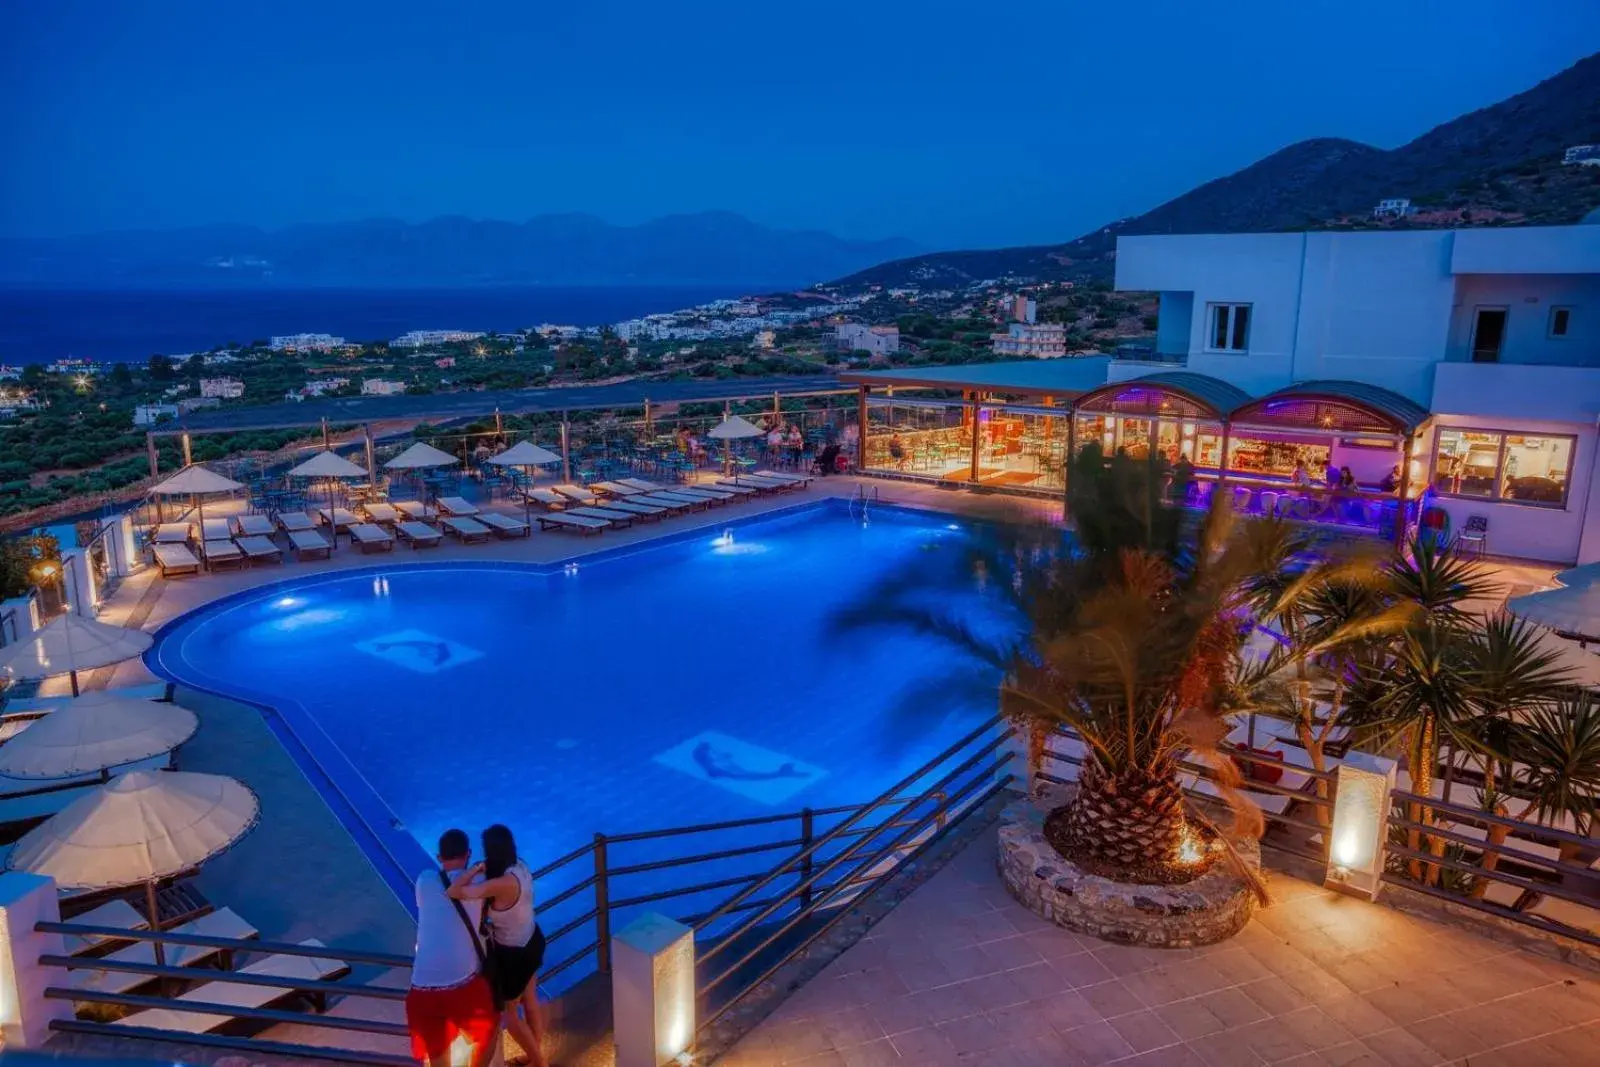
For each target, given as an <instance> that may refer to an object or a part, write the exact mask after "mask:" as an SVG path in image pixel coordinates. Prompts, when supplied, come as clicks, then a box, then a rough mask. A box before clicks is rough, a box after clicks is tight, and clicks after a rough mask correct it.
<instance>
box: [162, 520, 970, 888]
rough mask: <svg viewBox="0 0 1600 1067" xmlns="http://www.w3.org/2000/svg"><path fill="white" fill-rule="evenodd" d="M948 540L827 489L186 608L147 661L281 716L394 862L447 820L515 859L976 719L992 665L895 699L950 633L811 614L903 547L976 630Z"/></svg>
mask: <svg viewBox="0 0 1600 1067" xmlns="http://www.w3.org/2000/svg"><path fill="white" fill-rule="evenodd" d="M972 536H973V533H972V531H971V529H969V528H968V527H967V526H965V525H963V524H962V523H960V522H957V521H953V520H951V519H949V518H948V517H945V516H938V515H931V514H927V513H915V512H909V511H902V510H898V509H890V508H880V509H875V510H874V512H873V514H872V516H871V520H870V521H868V522H864V521H863V520H862V518H861V516H860V515H859V513H856V514H852V513H851V511H850V510H849V509H848V508H847V507H846V506H844V505H843V504H841V503H839V502H833V501H829V502H821V503H818V504H815V505H810V506H804V507H800V508H797V509H792V510H791V511H789V512H787V513H785V514H783V515H780V516H778V517H773V518H766V519H762V518H756V519H752V520H747V521H744V522H740V523H734V524H729V525H728V526H726V527H722V526H719V527H717V528H715V529H713V530H709V531H700V532H696V533H689V534H685V535H683V536H680V537H677V538H672V539H663V541H662V542H660V543H655V544H647V545H643V546H635V547H632V548H629V549H619V550H615V551H612V552H608V553H604V554H601V555H600V556H598V557H584V558H583V559H581V560H579V561H578V562H576V563H570V564H567V565H565V566H554V567H535V566H514V565H508V564H481V565H480V564H473V563H468V562H462V563H439V564H429V563H420V564H410V565H400V566H386V567H381V568H371V569H363V570H361V571H356V572H348V571H347V572H342V573H336V574H329V575H323V576H318V577H315V578H309V579H304V580H298V581H289V582H280V583H276V584H275V585H272V586H269V587H265V588H260V589H256V590H252V591H248V592H245V593H241V594H237V595H235V596H233V597H230V598H227V599H225V600H222V601H218V602H216V603H213V604H211V605H209V606H207V607H204V608H201V609H199V610H198V611H196V612H194V613H192V614H190V615H188V616H185V617H183V618H181V619H179V620H177V621H175V622H174V623H172V624H170V625H169V626H168V627H166V628H165V629H164V630H163V631H162V632H161V634H159V635H158V640H157V643H156V646H155V647H154V648H153V649H152V651H151V652H150V654H149V659H150V662H151V664H152V666H153V667H154V668H155V669H156V670H157V671H158V672H159V673H161V674H163V675H165V676H167V677H169V678H171V679H172V680H174V681H177V682H179V683H180V684H185V685H189V686H192V687H196V688H200V689H204V690H208V691H211V692H215V693H218V694H220V695H223V696H228V697H234V698H237V699H242V700H246V701H250V702H253V703H256V704H260V705H262V706H263V707H265V708H268V709H272V711H273V712H274V713H275V716H281V721H278V723H277V725H278V726H279V727H280V728H282V727H287V728H288V730H289V731H290V732H291V733H292V735H293V738H294V739H295V740H296V741H298V742H299V744H300V746H301V747H302V748H303V750H304V754H307V755H309V756H310V757H311V759H312V761H313V762H314V764H315V767H314V770H315V771H317V772H318V773H314V774H313V775H312V777H313V779H314V780H318V779H322V780H320V781H319V783H318V784H319V785H332V786H333V787H335V789H336V790H337V792H338V794H339V796H340V798H341V799H343V800H344V801H347V802H348V805H349V806H350V807H351V808H352V809H353V811H354V812H355V813H356V814H358V815H359V816H360V818H361V819H362V820H363V821H364V822H365V823H367V824H368V825H369V827H370V828H372V829H373V830H374V832H375V833H377V834H378V835H379V836H380V837H386V838H387V842H386V851H387V853H388V856H387V862H389V865H390V866H391V867H394V868H398V869H400V870H403V871H404V873H405V874H406V875H409V874H410V873H412V872H414V871H415V870H417V869H419V868H420V867H421V866H422V865H423V864H424V863H426V862H428V860H427V857H428V856H429V855H431V853H432V850H433V847H434V845H435V843H436V841H437V838H438V835H439V833H440V832H441V831H442V830H444V829H445V828H447V827H449V826H461V827H464V828H467V829H468V830H469V831H476V830H477V829H479V828H481V827H482V826H484V825H486V824H487V823H490V822H504V823H506V824H507V825H509V826H511V827H512V829H513V830H514V831H515V832H516V834H517V838H518V843H519V846H520V847H521V850H522V851H523V852H524V853H525V854H526V855H527V856H528V857H529V859H530V861H531V862H535V863H536V862H538V861H540V860H541V859H549V858H551V857H554V856H557V855H559V854H562V853H564V852H566V851H568V850H570V849H572V848H574V847H577V846H580V845H582V844H584V843H586V842H588V841H589V840H591V837H592V835H593V834H594V833H595V832H597V831H603V832H605V833H607V834H617V833H626V832H631V831H638V830H648V829H655V828H661V827H668V826H674V825H682V824H690V823H704V822H712V821H720V820H732V819H741V818H746V817H753V816H763V815H770V814H775V813H779V812H790V811H798V810H799V809H801V808H802V807H813V808H818V807H827V806H831V805H842V804H852V803H860V802H862V801H866V800H869V799H871V798H872V797H874V796H875V795H877V794H878V793H879V792H881V791H882V790H884V789H885V788H887V787H888V786H890V785H892V784H893V783H894V782H895V781H896V780H897V779H899V778H900V777H902V776H903V775H904V774H905V773H907V772H908V771H910V770H912V769H914V768H916V767H918V766H920V765H922V764H923V763H925V762H926V761H927V760H928V759H929V758H931V757H933V756H934V755H936V754H937V753H938V752H939V751H940V750H942V749H943V748H945V746H947V745H948V744H950V743H951V742H952V741H953V740H954V739H956V738H958V737H960V736H961V735H962V734H964V733H965V732H967V731H969V730H971V729H973V728H974V727H975V726H977V725H980V724H981V723H982V722H983V721H984V720H985V719H987V718H988V717H989V716H992V715H993V713H994V708H995V704H994V693H993V688H992V680H984V681H983V683H982V684H981V685H979V686H975V687H974V692H971V693H967V694H966V695H965V696H962V695H960V694H954V693H953V695H951V696H950V699H948V700H946V701H942V702H935V701H928V703H929V704H936V703H937V704H939V706H930V707H928V708H927V709H926V710H925V711H923V712H920V713H908V712H907V710H906V709H905V708H904V706H903V705H904V703H905V699H906V694H907V693H908V691H910V690H911V687H914V686H915V685H916V684H917V683H918V682H919V681H923V680H926V679H929V678H937V677H940V676H941V675H943V674H944V673H946V672H948V670H949V669H950V667H951V656H950V652H949V649H948V648H946V647H945V646H943V645H942V644H941V643H940V642H939V641H937V640H935V639H932V638H928V637H924V636H919V635H915V634H910V633H905V632H895V631H883V630H874V631H872V632H871V633H870V634H846V635H843V636H840V635H838V634H837V633H835V631H834V628H833V627H832V626H831V623H830V620H831V619H832V617H833V616H834V614H835V613H836V612H837V611H838V610H839V609H840V608H842V607H844V606H845V605H847V604H851V603H854V602H857V601H859V600H860V598H862V597H863V595H864V594H865V593H866V592H867V591H868V590H870V589H871V588H872V584H873V583H874V582H875V581H876V580H877V579H878V578H879V577H881V576H882V575H883V574H885V573H886V572H888V571H890V570H893V569H897V568H900V567H903V566H906V565H908V564H912V563H915V564H916V565H917V566H918V568H919V573H920V574H921V575H924V576H931V578H932V579H933V581H932V582H931V584H930V589H937V595H938V596H939V597H940V598H941V599H942V601H943V602H944V603H946V604H947V605H948V606H949V607H950V608H952V609H953V610H957V611H960V612H963V613H965V614H966V615H967V616H968V617H969V618H971V619H974V620H977V621H979V622H980V624H983V625H988V624H991V623H992V624H994V625H999V624H1000V623H999V621H998V617H997V616H995V613H994V610H993V608H992V607H990V606H989V605H988V604H987V603H986V602H985V601H984V600H983V598H982V595H981V593H979V592H978V591H977V590H976V589H975V587H974V585H973V582H972V579H971V577H970V575H969V574H966V573H964V571H966V570H967V563H966V555H965V552H964V551H963V549H964V546H966V545H967V543H968V542H969V539H970V538H971V537H972ZM941 579H942V580H941ZM985 688H986V690H987V691H986V693H983V695H979V692H980V691H981V690H984V689H985ZM272 717H274V716H269V718H272ZM324 776H325V777H324ZM390 830H403V835H402V834H399V833H392V832H387V831H390ZM376 858H377V859H378V860H379V862H380V863H382V862H385V857H376ZM384 873H385V874H386V875H389V874H391V873H393V872H391V871H386V872H384ZM396 884H400V885H404V884H405V883H404V882H397V883H396Z"/></svg>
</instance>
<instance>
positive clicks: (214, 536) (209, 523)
mask: <svg viewBox="0 0 1600 1067" xmlns="http://www.w3.org/2000/svg"><path fill="white" fill-rule="evenodd" d="M200 534H201V537H202V539H203V540H206V541H226V540H227V539H228V538H230V537H232V536H233V531H231V530H229V529H228V520H227V519H207V520H205V521H204V522H202V523H201V524H200Z"/></svg>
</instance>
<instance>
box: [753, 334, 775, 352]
mask: <svg viewBox="0 0 1600 1067" xmlns="http://www.w3.org/2000/svg"><path fill="white" fill-rule="evenodd" d="M777 343H778V332H777V331H776V330H760V331H758V332H757V333H756V347H757V348H773V347H774V346H776V345H777Z"/></svg>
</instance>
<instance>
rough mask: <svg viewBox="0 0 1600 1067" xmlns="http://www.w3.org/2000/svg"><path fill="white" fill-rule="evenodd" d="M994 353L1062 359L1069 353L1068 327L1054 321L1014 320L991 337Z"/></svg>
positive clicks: (1020, 356) (1022, 357) (1029, 357)
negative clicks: (1003, 331)
mask: <svg viewBox="0 0 1600 1067" xmlns="http://www.w3.org/2000/svg"><path fill="white" fill-rule="evenodd" d="M990 340H991V341H992V342H993V344H994V354H995V355H997V356H1011V357H1014V358H1018V359H1060V358H1061V357H1062V356H1064V355H1066V354H1067V328H1066V327H1065V326H1063V325H1061V324H1060V323H1054V322H1043V323H1034V322H1013V323H1012V324H1011V325H1010V327H1009V328H1008V329H1007V331H1006V332H1005V333H997V334H994V335H992V336H991V337H990Z"/></svg>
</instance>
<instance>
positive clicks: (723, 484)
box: [694, 478, 789, 496]
mask: <svg viewBox="0 0 1600 1067" xmlns="http://www.w3.org/2000/svg"><path fill="white" fill-rule="evenodd" d="M694 488H696V489H702V488H703V489H711V491H712V492H715V493H732V494H733V495H734V496H759V495H760V494H762V493H773V492H777V490H778V488H779V487H778V486H777V485H776V484H774V485H761V484H757V483H755V482H752V481H750V479H748V478H746V479H744V482H743V483H741V482H740V481H739V480H738V479H736V478H718V479H717V482H716V486H715V487H714V488H713V487H711V486H695V487H694ZM783 488H785V489H787V488H789V487H788V486H787V485H785V486H783Z"/></svg>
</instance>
